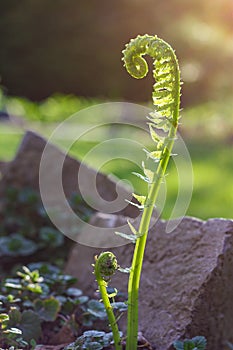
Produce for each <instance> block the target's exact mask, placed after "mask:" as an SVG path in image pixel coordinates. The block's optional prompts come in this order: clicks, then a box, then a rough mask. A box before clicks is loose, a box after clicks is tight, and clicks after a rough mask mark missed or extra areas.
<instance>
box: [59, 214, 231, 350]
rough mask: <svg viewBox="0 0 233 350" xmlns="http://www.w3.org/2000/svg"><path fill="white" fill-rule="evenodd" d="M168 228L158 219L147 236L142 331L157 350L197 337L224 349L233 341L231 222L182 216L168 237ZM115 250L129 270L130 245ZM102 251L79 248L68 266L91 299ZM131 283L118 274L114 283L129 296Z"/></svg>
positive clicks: (142, 294)
mask: <svg viewBox="0 0 233 350" xmlns="http://www.w3.org/2000/svg"><path fill="white" fill-rule="evenodd" d="M166 225H167V222H166V221H158V222H157V223H156V225H155V226H154V227H153V228H152V229H151V230H150V233H149V236H148V242H147V247H146V252H145V260H144V265H143V273H142V279H141V288H140V311H139V312H140V317H139V320H140V321H139V330H140V331H142V332H143V335H144V336H145V337H146V338H147V339H148V340H149V341H150V342H151V343H152V344H153V345H154V346H155V347H156V350H168V349H172V346H171V344H172V342H173V341H174V340H177V339H179V338H183V337H193V336H196V335H204V336H206V338H207V339H208V349H211V350H219V349H223V348H224V343H225V341H227V340H228V341H231V342H233V326H232V325H233V298H232V290H233V221H231V220H224V219H210V220H208V221H206V222H205V221H201V220H198V219H194V218H184V219H183V220H182V222H181V223H180V224H179V226H178V227H177V228H176V229H175V230H174V231H173V232H172V233H169V234H168V233H166ZM112 251H113V252H114V253H115V254H116V255H117V258H118V262H119V264H120V265H121V266H122V267H129V266H130V264H131V258H132V253H133V246H132V245H131V244H130V245H125V246H122V247H118V248H115V249H112ZM100 252H101V250H100V249H94V248H88V247H85V246H81V245H78V244H77V245H76V246H75V248H74V249H73V251H72V254H71V256H70V259H69V262H68V265H67V269H66V272H68V273H72V274H74V275H76V276H77V277H78V279H79V287H80V288H81V289H83V290H84V292H85V293H87V294H89V295H92V293H93V291H94V289H95V288H96V285H95V284H94V276H93V274H92V273H91V272H92V269H93V268H92V267H91V264H92V263H93V258H94V255H96V254H99V253H100ZM84 271H85V272H84ZM127 280H128V275H125V274H122V273H117V274H116V275H115V276H114V278H113V279H112V283H111V285H113V286H114V287H116V288H118V290H120V291H121V292H126V290H127ZM121 327H122V328H123V329H124V328H125V323H124V321H123V322H122V324H121Z"/></svg>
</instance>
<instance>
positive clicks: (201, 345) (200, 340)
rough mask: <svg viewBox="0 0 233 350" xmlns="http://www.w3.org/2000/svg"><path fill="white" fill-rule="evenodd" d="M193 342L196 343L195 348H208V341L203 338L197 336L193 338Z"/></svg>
mask: <svg viewBox="0 0 233 350" xmlns="http://www.w3.org/2000/svg"><path fill="white" fill-rule="evenodd" d="M192 341H193V342H194V344H195V346H196V347H197V349H198V350H205V348H206V346H207V340H206V338H205V337H203V336H197V337H194V338H192Z"/></svg>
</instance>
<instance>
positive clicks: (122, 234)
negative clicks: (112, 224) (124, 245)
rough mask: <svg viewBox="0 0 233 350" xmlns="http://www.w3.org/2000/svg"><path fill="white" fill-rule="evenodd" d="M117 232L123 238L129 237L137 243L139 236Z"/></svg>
mask: <svg viewBox="0 0 233 350" xmlns="http://www.w3.org/2000/svg"><path fill="white" fill-rule="evenodd" d="M115 234H116V235H117V236H120V237H122V238H125V239H128V240H129V241H131V242H132V243H135V242H136V240H137V236H135V235H128V234H127V233H123V232H117V231H116V232H115Z"/></svg>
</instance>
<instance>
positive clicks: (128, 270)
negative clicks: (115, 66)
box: [118, 267, 131, 273]
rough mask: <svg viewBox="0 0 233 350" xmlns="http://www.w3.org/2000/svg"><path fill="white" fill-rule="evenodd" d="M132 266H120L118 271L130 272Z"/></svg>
mask: <svg viewBox="0 0 233 350" xmlns="http://www.w3.org/2000/svg"><path fill="white" fill-rule="evenodd" d="M130 270H131V267H118V271H120V272H123V273H130Z"/></svg>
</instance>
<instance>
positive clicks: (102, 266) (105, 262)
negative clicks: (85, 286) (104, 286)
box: [95, 252, 118, 278]
mask: <svg viewBox="0 0 233 350" xmlns="http://www.w3.org/2000/svg"><path fill="white" fill-rule="evenodd" d="M117 269H118V264H117V259H116V256H115V255H114V254H113V253H112V252H103V253H101V254H100V255H99V256H98V257H97V259H96V263H95V274H99V275H100V276H101V277H102V278H105V277H107V278H109V277H110V276H112V275H113V274H114V273H115V272H116V270H117Z"/></svg>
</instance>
